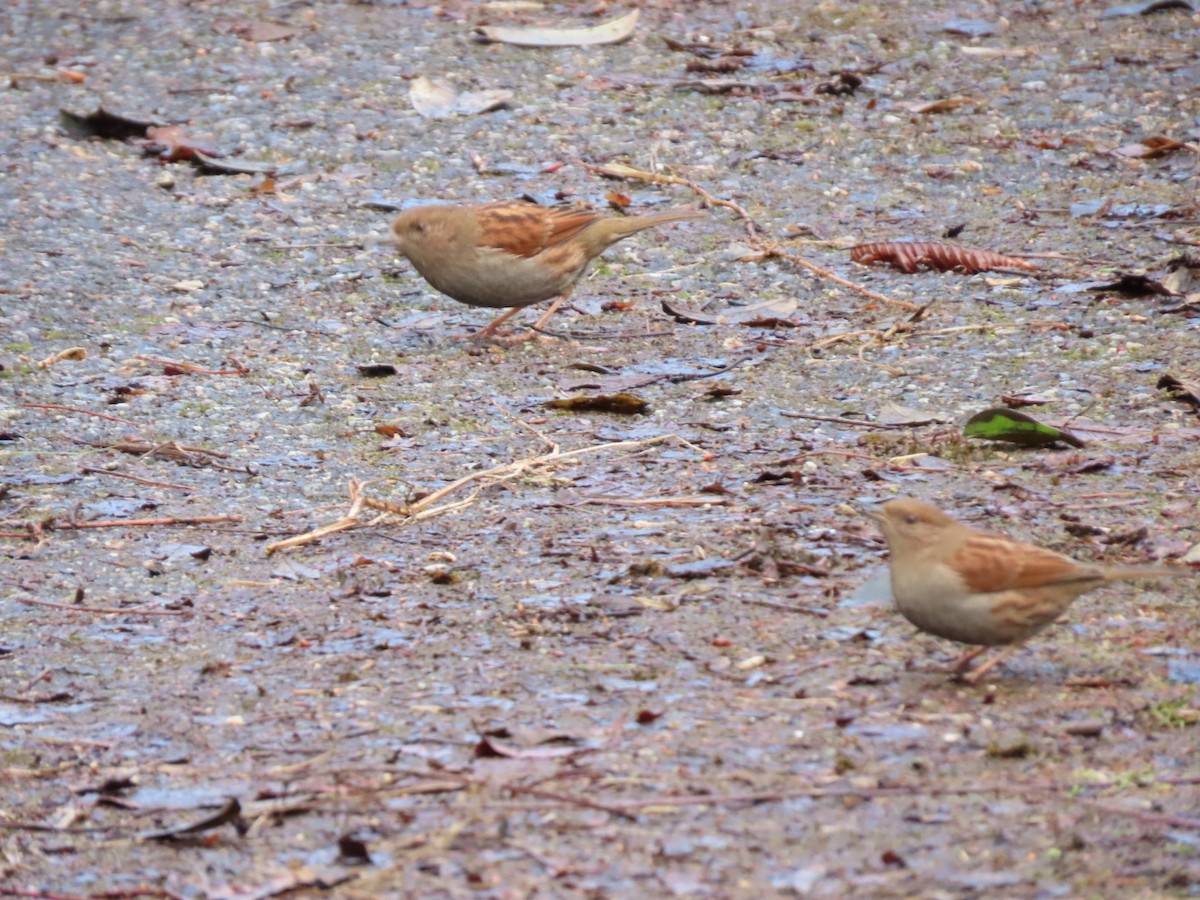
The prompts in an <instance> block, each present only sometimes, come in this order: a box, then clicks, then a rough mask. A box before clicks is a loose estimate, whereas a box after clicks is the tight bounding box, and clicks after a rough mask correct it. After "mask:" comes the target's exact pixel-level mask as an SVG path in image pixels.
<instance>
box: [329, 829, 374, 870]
mask: <svg viewBox="0 0 1200 900" xmlns="http://www.w3.org/2000/svg"><path fill="white" fill-rule="evenodd" d="M337 861H338V862H340V863H341V864H342V865H345V866H369V865H371V854H370V853H369V852H368V851H367V844H366V842H365V841H363V840H362V839H360V838H357V837H355V836H354V835H351V834H343V835H342V836H341V837H340V838H338V859H337Z"/></svg>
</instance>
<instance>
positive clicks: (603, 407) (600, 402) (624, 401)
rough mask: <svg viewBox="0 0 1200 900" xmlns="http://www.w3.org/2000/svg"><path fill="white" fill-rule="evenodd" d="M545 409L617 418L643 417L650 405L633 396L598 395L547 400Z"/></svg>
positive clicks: (622, 394)
mask: <svg viewBox="0 0 1200 900" xmlns="http://www.w3.org/2000/svg"><path fill="white" fill-rule="evenodd" d="M543 405H544V406H546V408H547V409H561V410H563V411H565V412H576V413H578V412H601V413H612V414H614V415H619V416H637V415H644V414H645V413H648V412H649V411H650V404H649V403H647V402H646V401H645V400H642V399H640V398H638V397H635V396H634V395H633V394H625V393H621V394H599V395H597V396H595V397H567V398H566V399H563V400H548V401H547V402H546V403H545V404H543Z"/></svg>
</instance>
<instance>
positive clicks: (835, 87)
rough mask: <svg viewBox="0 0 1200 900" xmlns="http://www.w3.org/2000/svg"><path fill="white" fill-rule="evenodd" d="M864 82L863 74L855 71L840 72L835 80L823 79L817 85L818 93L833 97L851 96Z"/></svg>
mask: <svg viewBox="0 0 1200 900" xmlns="http://www.w3.org/2000/svg"><path fill="white" fill-rule="evenodd" d="M863 84H864V82H863V78H862V76H861V75H857V74H855V73H854V72H839V73H838V76H837V78H835V79H834V80H833V81H823V82H821V83H820V84H818V85H817V86H816V89H815V90H816V93H818V94H828V95H829V96H831V97H849V96H850V95H851V94H853V93H854V92H855V91H857V90H858V89H859V88H860V87H862V86H863Z"/></svg>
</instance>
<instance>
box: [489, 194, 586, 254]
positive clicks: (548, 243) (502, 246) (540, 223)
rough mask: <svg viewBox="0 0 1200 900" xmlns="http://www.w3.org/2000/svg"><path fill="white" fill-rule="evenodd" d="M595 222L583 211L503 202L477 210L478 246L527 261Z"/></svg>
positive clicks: (514, 201) (521, 202)
mask: <svg viewBox="0 0 1200 900" xmlns="http://www.w3.org/2000/svg"><path fill="white" fill-rule="evenodd" d="M598 218H599V216H597V215H596V214H595V213H594V212H590V211H588V210H586V209H569V208H564V207H547V206H538V205H537V204H536V203H527V202H525V201H524V200H502V201H499V202H497V203H489V204H487V205H486V206H482V207H480V208H479V215H478V222H479V243H480V244H481V245H483V246H485V247H494V248H496V249H497V250H503V251H505V252H506V253H511V254H513V256H523V257H527V258H528V257H531V256H537V255H538V254H539V253H541V252H542V251H543V250H545V249H546V248H547V247H553V246H555V245H556V244H561V243H564V242H565V241H569V240H570V239H571V238H573V237H574V236H575V235H577V234H579V232H581V231H583V229H585V228H587V227H588V226H589V225H591V224H592V223H593V222H595V221H596V219H598Z"/></svg>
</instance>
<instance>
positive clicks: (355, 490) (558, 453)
mask: <svg viewBox="0 0 1200 900" xmlns="http://www.w3.org/2000/svg"><path fill="white" fill-rule="evenodd" d="M669 440H673V441H678V442H679V443H681V444H683V445H684V446H687V447H690V448H691V449H693V450H695V451H696V452H697V453H702V452H703V451H701V450H700V448H698V447H696V446H695V445H694V444H692V443H690V442H689V441H686V440H684V439H683V438H681V437H679V436H678V435H675V434H664V435H659V436H658V437H653V438H647V439H645V440H641V441H612V442H610V443H607V444H594V445H593V446H591V447H581V448H579V449H578V450H567V451H562V450H558V449H557V448H555V449H554V450H551V451H550V452H549V453H543V454H541V455H539V456H531V457H529V458H527V459H519V460H517V461H516V462H511V463H505V464H504V465H500V466H494V467H492V468H490V469H485V470H483V471H481V472H472V473H471V474H470V475H464V476H463V477H462V478H459V479H458V480H456V481H452V482H451V483H450V484H448V485H445V486H444V487H441V488H439V489H438V490H436V491H433V492H431V493H429V494H426V495H425V496H424V497H422V498H421V499H420V500H418V501H416V502H415V503H406V504H403V505H401V504H396V503H389V502H387V501H385V500H374V499H371V498H368V497H366V496H365V495H363V493H362V489H363V487H364V485H360V484H359V483H358V481H357V480H355V481H352V482H351V484H350V499H351V506H350V509H349V510H348V511H347V513H346V515H345V516H343V517H342V518H341V519H339V520H338V521H337V522H334V523H332V524H330V525H323V526H321V527H320V528H317V529H316V530H314V531H310V532H307V533H305V534H298V535H296V536H294V537H290V538H287V539H285V540H282V541H275V542H273V543H271V544H268V545H267V546H266V547H265V548H264V549H265V550H266V552H267V553H268V554H270V553H275V552H278V551H279V550H286V549H288V548H290V547H296V546H300V545H301V544H310V543H312V542H313V541H316V540H319V539H320V538H322V537H324V536H326V535H328V534H333V533H335V532H338V531H345V530H346V529H347V528H352V527H353V526H354V525H355V524H356V523H357V519H358V516H359V515H360V514H361V513H362V508H363V507H364V506H365V507H367V508H369V509H377V510H381V511H382V512H383V515H381V516H377V517H376V518H375V519H373V520H372V521H370V522H368V523H366V524H367V526H373V525H376V524H378V523H379V522H382V521H384V520H385V519H386V518H387V517H388V516H389V515H395V516H401V517H403V518H404V519H405V520H406V521H407V522H417V521H421V520H423V519H428V518H432V517H433V516H439V515H444V514H446V513H449V512H455V511H457V510H460V509H463V508H465V507H467V506H469V505H470V504H471V503H472V502H474V500H475V498H476V497H477V496H478V495H479V492H480V491H481V490H482V487H483V486H480V487H479V488H476V489H475V490H474V491H472V492H471V494H470V495H469V496H468V497H467V498H465V499H463V500H457V501H454V502H453V503H446V504H443V505H442V506H437V505H435V504H437V503H439V502H440V501H442V500H443V499H445V498H446V497H448V496H450V495H451V494H453V493H455V492H457V491H459V490H461V489H462V488H464V487H466V486H467V485H469V484H473V483H474V482H477V481H488V482H492V483H494V482H504V481H511V480H512V479H514V478H517V477H519V476H521V475H524V474H526V473H527V472H529V471H531V470H533V469H538V468H543V467H545V466H552V465H555V464H557V463H560V462H564V461H566V460H569V459H577V458H578V457H580V456H585V455H587V454H589V453H598V452H601V451H606V450H627V449H632V448H635V447H639V448H640V447H649V446H652V445H654V444H660V443H663V442H664V441H669ZM552 446H553V445H552Z"/></svg>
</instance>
